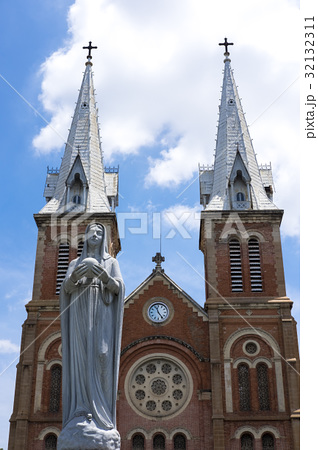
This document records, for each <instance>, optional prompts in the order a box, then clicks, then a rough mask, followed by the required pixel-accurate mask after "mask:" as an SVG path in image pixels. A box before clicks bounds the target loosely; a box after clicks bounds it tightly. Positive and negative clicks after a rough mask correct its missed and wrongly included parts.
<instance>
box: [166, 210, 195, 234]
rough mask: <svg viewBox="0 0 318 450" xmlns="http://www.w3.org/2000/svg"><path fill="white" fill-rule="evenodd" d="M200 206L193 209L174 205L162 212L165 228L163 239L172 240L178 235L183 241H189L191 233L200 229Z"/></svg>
mask: <svg viewBox="0 0 318 450" xmlns="http://www.w3.org/2000/svg"><path fill="white" fill-rule="evenodd" d="M200 211H201V208H200V205H198V204H197V205H195V206H194V207H190V206H186V205H182V204H176V205H173V206H171V207H169V208H167V209H165V210H164V211H163V212H162V219H163V224H164V226H165V228H166V230H165V233H166V234H165V239H173V238H174V237H175V236H177V235H180V236H181V237H182V238H184V239H191V232H193V231H195V232H197V231H198V230H199V228H200Z"/></svg>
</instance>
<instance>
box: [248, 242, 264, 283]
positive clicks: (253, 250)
mask: <svg viewBox="0 0 318 450" xmlns="http://www.w3.org/2000/svg"><path fill="white" fill-rule="evenodd" d="M248 256H249V261H250V276H251V290H252V292H262V291H263V282H262V270H261V256H260V248H259V241H258V239H256V238H251V239H250V240H249V241H248Z"/></svg>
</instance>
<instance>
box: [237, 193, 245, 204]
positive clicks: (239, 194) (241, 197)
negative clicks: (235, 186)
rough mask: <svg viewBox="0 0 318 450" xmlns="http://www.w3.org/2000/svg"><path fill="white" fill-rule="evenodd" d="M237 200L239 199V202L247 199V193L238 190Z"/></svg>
mask: <svg viewBox="0 0 318 450" xmlns="http://www.w3.org/2000/svg"><path fill="white" fill-rule="evenodd" d="M236 201H238V202H244V201H245V195H244V194H243V192H238V193H237V194H236Z"/></svg>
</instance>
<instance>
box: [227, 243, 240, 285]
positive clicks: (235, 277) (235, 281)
mask: <svg viewBox="0 0 318 450" xmlns="http://www.w3.org/2000/svg"><path fill="white" fill-rule="evenodd" d="M229 251H230V269H231V284H232V292H243V274H242V257H241V244H240V241H239V240H238V239H231V240H230V242H229Z"/></svg>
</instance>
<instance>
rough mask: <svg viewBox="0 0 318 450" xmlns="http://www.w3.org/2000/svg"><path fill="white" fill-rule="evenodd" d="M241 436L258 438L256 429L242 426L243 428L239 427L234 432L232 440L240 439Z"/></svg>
mask: <svg viewBox="0 0 318 450" xmlns="http://www.w3.org/2000/svg"><path fill="white" fill-rule="evenodd" d="M243 434H251V435H252V436H253V438H254V439H257V438H258V433H257V429H256V428H255V427H252V426H249V425H244V426H243V427H240V428H238V429H237V430H236V431H235V433H234V439H241V437H242V436H243Z"/></svg>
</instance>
